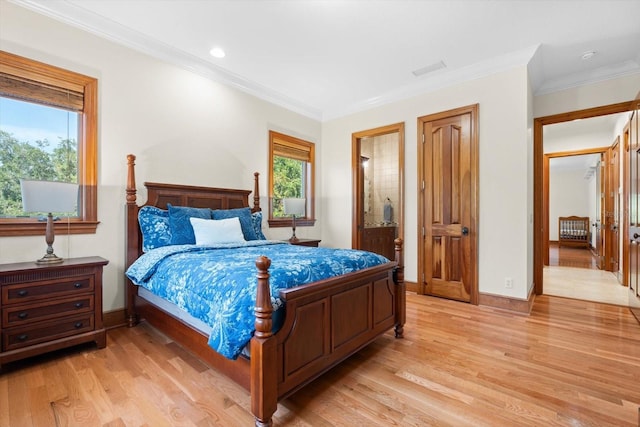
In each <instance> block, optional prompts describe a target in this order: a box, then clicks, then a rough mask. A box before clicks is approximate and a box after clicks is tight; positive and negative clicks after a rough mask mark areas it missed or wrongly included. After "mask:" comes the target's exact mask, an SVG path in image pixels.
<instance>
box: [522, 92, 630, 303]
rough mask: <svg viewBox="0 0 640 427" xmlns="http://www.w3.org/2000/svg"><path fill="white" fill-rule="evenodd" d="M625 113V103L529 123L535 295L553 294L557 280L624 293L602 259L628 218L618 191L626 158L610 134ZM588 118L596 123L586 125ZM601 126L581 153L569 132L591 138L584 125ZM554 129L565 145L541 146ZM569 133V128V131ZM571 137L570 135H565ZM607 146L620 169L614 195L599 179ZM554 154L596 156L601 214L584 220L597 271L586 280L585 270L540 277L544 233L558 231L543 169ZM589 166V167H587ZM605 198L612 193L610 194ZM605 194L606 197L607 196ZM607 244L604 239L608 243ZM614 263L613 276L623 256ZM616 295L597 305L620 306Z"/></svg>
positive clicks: (545, 256) (581, 142)
mask: <svg viewBox="0 0 640 427" xmlns="http://www.w3.org/2000/svg"><path fill="white" fill-rule="evenodd" d="M630 110H631V103H630V102H626V103H620V104H615V105H610V106H605V107H598V108H593V109H588V110H581V111H576V112H571V113H564V114H559V115H554V116H547V117H542V118H538V119H535V120H534V195H535V196H534V229H535V230H538V232H536V233H535V236H534V281H535V291H536V294H542V293H545V294H547V293H550V292H554V289H553V287H552V285H553V283H552V281H553V280H558V281H559V282H561V283H563V284H565V285H566V286H567V287H569V286H570V285H571V284H572V283H580V284H582V285H585V284H588V283H595V284H596V285H597V283H599V282H602V281H603V280H605V281H608V282H609V284H612V285H614V286H616V287H617V286H619V287H620V288H622V289H621V290H624V288H623V287H622V286H620V282H621V281H619V280H618V279H619V278H623V277H624V276H625V275H624V273H623V272H620V273H617V272H616V273H615V274H614V273H611V272H610V271H609V272H607V271H606V269H607V268H609V270H611V268H613V267H611V265H615V263H612V262H611V260H610V259H609V258H608V256H609V254H613V253H614V252H613V248H617V249H620V248H621V246H623V241H624V239H622V238H621V237H620V236H622V235H624V231H622V233H619V232H618V229H620V228H621V227H620V224H625V218H628V216H627V217H625V215H627V214H628V207H627V206H626V203H625V202H626V200H627V199H628V197H626V196H625V194H628V193H625V191H626V190H625V189H624V186H625V183H626V182H627V181H626V180H625V178H624V177H625V176H626V175H625V173H626V172H625V169H626V165H628V162H627V163H625V161H624V158H623V157H620V156H627V155H628V153H625V152H624V148H625V147H624V146H620V145H616V142H617V141H619V140H616V133H617V134H618V135H620V134H622V128H621V127H622V126H624V121H625V120H628V116H629V113H628V112H629V111H630ZM618 113H623V114H622V115H619V116H612V115H614V114H618ZM592 118H597V119H593V120H586V119H592ZM599 122H600V123H599ZM602 122H609V125H608V126H609V127H610V130H609V131H608V132H609V133H607V134H605V135H604V136H599V137H597V138H596V141H597V142H591V148H586V147H585V140H586V138H585V136H584V135H579V132H578V133H577V134H576V133H575V132H576V130H575V129H577V128H580V127H583V128H585V129H587V132H591V133H594V134H595V131H593V129H591V130H589V126H591V127H593V126H595V125H602ZM611 123H613V124H611ZM621 123H622V125H621ZM554 126H557V127H558V128H557V129H560V130H561V132H559V133H563V132H564V133H565V135H564V144H565V145H564V146H562V147H561V148H558V147H555V148H553V147H547V139H548V140H549V141H552V140H553V138H552V137H551V136H550V133H553V130H554ZM571 128H574V129H573V130H572V129H571ZM571 132H574V133H573V134H571ZM569 135H571V136H569ZM598 146H599V147H598ZM613 146H615V147H616V150H618V151H617V153H618V155H619V156H618V157H617V160H618V161H619V162H620V164H621V165H623V167H622V168H619V169H618V170H621V171H622V172H619V173H618V178H619V179H618V182H617V185H618V188H617V189H615V190H614V189H613V186H611V185H610V184H606V183H607V182H611V176H607V175H606V174H605V168H604V166H609V163H608V162H609V161H611V160H613V157H612V154H611V150H612V149H611V148H610V147H613ZM554 151H555V152H556V153H559V154H558V155H557V157H563V154H567V155H576V154H587V153H588V152H589V151H592V152H593V153H594V154H595V153H599V154H600V160H601V162H600V166H597V165H596V166H595V168H594V174H596V173H597V174H598V176H599V177H600V178H601V180H602V186H601V185H600V183H598V184H597V185H596V187H597V192H599V194H598V195H597V199H596V201H597V203H599V204H601V206H602V209H601V213H602V214H601V215H600V218H597V216H598V215H597V214H596V215H593V217H594V218H593V219H591V220H590V223H589V226H590V229H589V233H590V242H589V247H590V249H592V250H593V251H594V252H595V254H596V257H597V258H596V259H597V263H598V266H599V267H601V269H600V270H591V275H586V276H585V275H584V273H586V272H588V271H589V269H584V270H586V271H579V270H578V269H573V270H566V271H563V272H562V273H563V274H561V275H559V276H558V275H555V276H552V275H549V274H546V273H549V270H548V268H549V267H545V266H549V245H550V241H551V242H552V239H550V230H551V227H558V223H557V222H555V223H554V222H552V221H551V219H550V218H549V209H550V201H549V191H550V187H549V185H550V182H549V176H548V172H549V169H548V168H549V159H550V158H551V157H552V156H549V155H547V154H548V153H547V152H554ZM563 151H564V153H563ZM627 159H628V157H627ZM591 166H594V165H593V164H591ZM584 173H587V171H586V170H585V172H584ZM620 184H622V185H620ZM607 185H608V186H607ZM610 193H616V194H615V195H613V194H610ZM608 195H609V196H611V197H609V196H608ZM616 201H617V203H616ZM614 212H615V213H614ZM616 216H617V218H618V219H617V220H614V217H616ZM589 217H591V214H590V215H589ZM626 223H628V221H626ZM599 239H600V243H599ZM607 239H609V241H608V244H607ZM602 242H604V243H602ZM599 246H600V247H599ZM606 248H608V250H609V252H607V251H606V250H605V249H606ZM620 253H622V251H620V252H618V254H620ZM619 258H620V260H621V261H622V263H620V264H621V265H620V266H619V265H615V268H616V269H617V270H618V271H622V270H623V268H622V265H623V264H624V263H625V262H627V261H628V260H624V259H623V258H624V256H622V257H619ZM607 266H608V267H607ZM603 275H604V276H606V277H604V279H603V277H602V276H603ZM547 282H549V283H547ZM622 282H623V281H622ZM547 285H549V286H547ZM596 285H593V286H591V288H594V287H595V286H596ZM547 288H548V289H547ZM620 294H621V297H620V299H619V301H618V302H613V301H602V302H613V303H619V304H620V305H626V304H625V300H626V298H624V296H622V295H623V294H624V293H623V292H620ZM561 296H569V297H572V298H579V299H593V300H598V299H597V297H594V298H591V297H588V295H587V294H586V293H585V292H584V289H582V290H577V291H576V293H575V294H574V295H561Z"/></svg>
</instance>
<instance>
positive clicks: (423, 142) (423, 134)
mask: <svg viewBox="0 0 640 427" xmlns="http://www.w3.org/2000/svg"><path fill="white" fill-rule="evenodd" d="M422 143H423V144H424V133H423V134H422Z"/></svg>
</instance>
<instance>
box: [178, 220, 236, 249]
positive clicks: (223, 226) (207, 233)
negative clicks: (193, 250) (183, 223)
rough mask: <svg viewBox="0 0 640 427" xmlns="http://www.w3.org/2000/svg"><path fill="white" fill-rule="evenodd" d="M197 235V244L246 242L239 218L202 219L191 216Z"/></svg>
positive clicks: (194, 232) (194, 231)
mask: <svg viewBox="0 0 640 427" xmlns="http://www.w3.org/2000/svg"><path fill="white" fill-rule="evenodd" d="M189 221H190V222H191V226H192V227H193V234H194V235H195V237H196V245H215V244H217V243H235V242H244V241H245V240H244V235H243V234H242V227H240V219H239V218H237V217H236V218H227V219H220V220H216V219H200V218H189Z"/></svg>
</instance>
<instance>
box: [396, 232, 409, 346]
mask: <svg viewBox="0 0 640 427" xmlns="http://www.w3.org/2000/svg"><path fill="white" fill-rule="evenodd" d="M394 243H395V252H396V262H397V263H398V266H397V267H396V270H395V272H394V281H395V283H396V326H395V332H396V338H403V337H404V323H405V321H406V318H407V310H406V306H407V294H406V289H405V284H404V257H403V254H402V245H403V241H402V239H401V238H399V237H398V238H397V239H395V240H394Z"/></svg>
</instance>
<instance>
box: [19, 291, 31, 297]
mask: <svg viewBox="0 0 640 427" xmlns="http://www.w3.org/2000/svg"><path fill="white" fill-rule="evenodd" d="M27 295H29V291H27V290H25V289H22V290H20V291H18V296H19V297H26V296H27Z"/></svg>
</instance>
